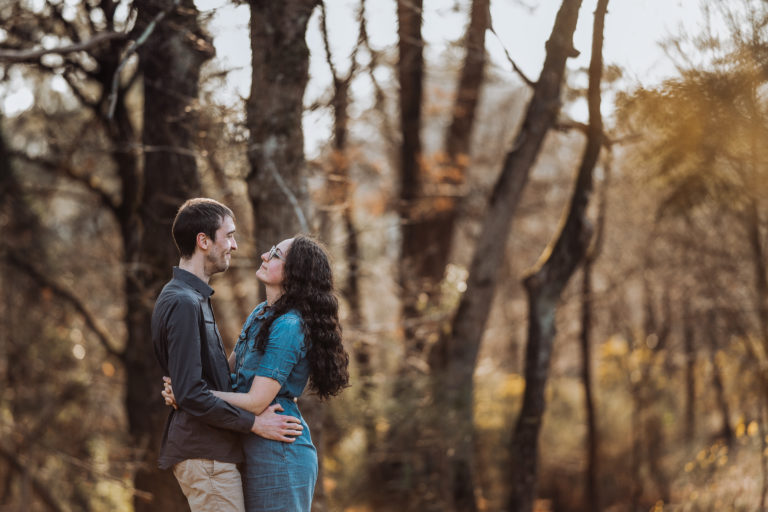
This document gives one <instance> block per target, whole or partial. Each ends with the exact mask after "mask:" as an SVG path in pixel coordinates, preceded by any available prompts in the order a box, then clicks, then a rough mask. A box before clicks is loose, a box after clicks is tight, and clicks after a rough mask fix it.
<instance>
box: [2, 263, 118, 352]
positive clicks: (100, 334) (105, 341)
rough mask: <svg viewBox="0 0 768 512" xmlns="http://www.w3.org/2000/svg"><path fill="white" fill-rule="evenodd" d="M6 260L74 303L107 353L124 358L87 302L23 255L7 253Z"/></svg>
mask: <svg viewBox="0 0 768 512" xmlns="http://www.w3.org/2000/svg"><path fill="white" fill-rule="evenodd" d="M5 260H6V261H7V262H8V263H10V264H12V265H14V266H15V267H17V268H18V269H20V270H23V271H24V272H25V273H26V274H27V275H29V276H30V277H31V278H32V279H34V280H35V281H37V283H38V284H39V285H40V286H44V287H46V288H49V289H50V290H51V291H52V292H53V293H54V294H55V295H57V296H58V297H60V298H62V299H64V300H65V301H67V302H69V303H70V304H72V306H73V307H74V308H75V310H77V312H78V313H80V314H81V315H82V317H83V320H85V324H86V325H87V326H88V328H89V329H91V331H93V332H94V334H96V337H97V338H98V340H99V341H100V342H101V344H102V346H103V347H104V349H105V350H106V351H107V353H109V354H110V355H112V356H114V357H116V358H118V359H122V357H123V354H122V352H121V351H120V350H118V349H117V348H115V346H116V345H117V343H116V342H115V341H114V340H113V338H112V335H111V334H109V332H108V331H107V330H106V329H104V328H102V327H101V326H100V325H99V323H98V321H97V320H96V317H95V316H94V315H93V313H91V312H90V311H89V310H88V308H87V307H86V306H85V304H83V301H81V300H80V298H79V297H77V296H76V295H75V294H74V293H72V292H71V291H69V290H67V289H65V288H64V287H62V286H60V285H59V284H57V283H55V282H53V280H51V279H50V278H48V277H47V276H45V275H44V274H43V273H41V272H40V271H39V270H37V269H36V268H35V267H34V266H32V265H31V264H30V263H28V262H27V261H24V260H23V259H22V258H21V257H19V256H17V255H16V254H14V253H13V252H8V253H6V255H5Z"/></svg>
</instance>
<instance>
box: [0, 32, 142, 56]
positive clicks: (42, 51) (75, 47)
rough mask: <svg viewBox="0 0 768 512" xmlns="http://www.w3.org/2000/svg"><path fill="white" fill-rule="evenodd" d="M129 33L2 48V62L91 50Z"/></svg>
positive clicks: (0, 53)
mask: <svg viewBox="0 0 768 512" xmlns="http://www.w3.org/2000/svg"><path fill="white" fill-rule="evenodd" d="M127 37H128V34H126V33H124V32H102V33H101V34H96V35H95V36H93V37H92V38H91V39H89V40H88V41H83V42H80V43H75V44H71V45H68V46H60V47H58V48H38V49H35V50H0V62H14V63H18V62H35V61H37V60H39V59H40V57H42V56H43V55H50V54H56V55H66V54H68V53H73V52H81V51H84V50H90V49H91V48H93V47H95V46H98V45H100V44H101V43H104V42H105V41H112V40H120V39H126V38H127Z"/></svg>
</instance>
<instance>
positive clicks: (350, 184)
mask: <svg viewBox="0 0 768 512" xmlns="http://www.w3.org/2000/svg"><path fill="white" fill-rule="evenodd" d="M556 3H557V5H558V7H559V10H558V13H557V15H556V16H554V15H553V16H552V19H551V20H550V21H549V24H548V26H549V27H550V29H551V32H550V33H549V35H548V42H547V44H546V56H545V58H544V60H543V63H542V66H541V69H540V70H538V71H537V78H535V79H531V78H529V77H528V76H526V74H525V73H524V72H523V71H522V70H521V69H520V67H519V66H518V65H517V63H516V61H515V57H516V56H517V55H520V54H521V53H522V52H525V51H526V49H525V48H506V49H505V50H506V52H507V55H506V56H507V60H504V61H501V62H495V61H493V60H491V59H490V58H489V53H488V52H487V51H486V48H487V46H488V45H489V44H490V42H489V40H490V39H491V38H494V39H495V38H497V35H498V33H501V32H503V31H504V30H505V26H504V20H502V19H492V17H491V12H492V8H493V3H489V2H488V1H487V0H471V1H470V0H466V1H456V2H453V3H452V4H451V5H450V6H449V8H450V9H452V10H453V11H454V12H457V13H460V15H461V16H463V17H464V20H465V30H464V35H463V36H462V37H461V38H460V39H459V40H457V41H456V42H455V43H454V44H452V45H449V46H448V47H447V48H445V49H443V51H442V52H441V53H439V54H436V53H435V52H430V51H429V50H430V46H429V42H428V38H427V37H426V36H425V34H426V27H427V26H428V23H429V22H430V21H431V20H430V19H429V18H428V17H427V15H428V14H427V13H430V12H433V11H429V10H428V9H429V6H428V5H425V3H423V2H420V1H404V0H399V1H394V0H393V2H392V6H391V7H392V9H391V10H392V15H393V19H392V27H391V29H392V33H393V41H395V42H394V43H393V44H392V45H391V46H377V43H376V42H375V41H374V40H373V39H372V38H371V37H370V31H371V27H372V26H374V25H375V24H377V23H379V22H380V21H381V20H378V19H376V17H375V15H374V14H372V12H374V8H378V7H380V6H378V5H377V6H374V5H372V4H371V2H367V1H366V0H359V1H354V2H348V5H346V7H350V6H351V9H350V13H349V15H348V17H347V18H348V20H349V26H346V27H344V26H339V24H338V23H334V22H333V19H334V15H335V14H334V13H336V15H337V14H338V12H339V10H340V9H343V8H345V7H340V6H339V5H334V3H332V2H328V3H327V4H324V3H323V2H320V1H318V0H301V1H299V0H292V1H286V2H264V1H256V0H251V1H250V2H240V3H238V2H234V4H237V5H239V6H238V7H237V8H236V9H237V12H238V13H240V14H242V15H243V27H245V25H246V23H247V25H248V30H247V32H248V39H249V41H250V54H249V55H250V56H251V68H250V73H251V75H250V91H249V92H248V97H247V98H235V99H234V100H233V97H232V94H233V93H229V97H228V98H227V97H226V95H225V94H223V93H222V91H224V90H228V87H230V85H231V81H232V79H233V78H232V77H233V76H235V72H236V70H233V69H229V68H227V67H226V64H225V61H223V60H222V59H221V58H222V57H224V56H222V55H216V54H217V51H218V50H217V49H215V46H214V44H215V37H216V36H217V34H215V33H214V31H212V30H211V29H210V28H209V25H210V23H211V20H212V18H213V17H214V16H215V15H216V10H215V9H214V10H210V8H205V7H201V4H200V3H198V4H196V3H195V2H193V1H192V0H122V1H118V2H116V1H113V0H34V1H33V0H8V1H6V2H4V3H3V4H2V5H0V20H1V21H0V106H2V108H0V232H1V233H2V235H3V239H4V240H5V241H6V243H5V244H3V247H2V249H0V269H1V270H2V271H0V284H1V286H0V289H1V290H2V292H0V293H2V301H0V326H1V327H2V328H0V382H2V385H0V432H1V433H2V434H1V435H0V509H2V510H94V511H98V510H169V509H173V510H177V509H179V510H183V508H184V507H185V506H186V505H184V500H183V497H182V496H181V495H180V492H179V491H178V488H177V486H176V484H175V482H174V481H173V478H172V477H171V476H170V475H169V474H168V473H163V472H159V471H157V470H156V465H155V462H154V461H155V458H156V449H157V446H158V443H159V437H160V431H161V429H162V425H163V421H164V418H165V415H166V411H165V410H164V408H163V405H162V402H161V400H160V397H159V393H158V391H159V389H160V387H159V382H160V381H159V374H158V372H159V369H158V368H157V365H156V363H155V361H154V355H153V351H152V348H151V343H150V339H149V331H148V329H149V321H148V319H149V315H150V314H151V308H152V306H153V303H154V299H155V296H156V295H157V293H158V292H159V288H160V286H162V284H163V283H164V282H165V281H166V280H167V278H168V276H169V275H170V267H171V266H172V265H174V264H175V263H176V262H177V255H176V252H175V248H174V247H173V244H172V240H171V237H170V222H171V220H172V218H173V215H174V213H175V210H176V209H177V208H178V206H179V205H180V204H181V203H182V202H183V201H184V200H185V199H186V198H188V197H191V196H196V195H205V196H211V197H215V198H218V199H221V200H222V201H224V202H226V203H227V204H228V205H230V206H231V207H232V208H233V210H234V212H235V214H236V215H237V224H238V242H239V246H240V247H239V250H238V251H237V253H236V255H235V258H234V263H233V267H232V268H231V269H230V270H229V271H228V272H227V273H226V274H224V275H222V276H218V277H217V278H216V279H215V281H214V282H213V285H214V287H215V288H216V290H217V293H216V296H215V305H214V307H215V308H216V313H217V318H218V319H219V323H220V328H221V331H222V334H223V336H224V338H225V339H226V340H229V345H228V347H229V348H231V346H232V344H233V342H234V340H235V337H236V335H237V332H239V328H240V322H242V320H243V319H244V318H245V316H246V315H247V313H248V312H249V311H250V309H251V308H252V307H253V306H254V305H255V304H256V303H257V302H258V300H259V297H260V295H261V292H260V290H259V289H258V286H257V282H256V280H255V278H254V276H253V273H254V272H253V270H254V269H255V268H256V267H257V265H258V255H259V254H260V253H261V252H263V251H264V250H266V249H267V248H268V247H270V246H271V245H272V244H274V243H275V242H277V241H279V240H280V239H282V238H285V237H288V236H290V235H292V234H294V233H295V232H297V231H309V232H311V233H314V234H316V235H318V236H320V237H321V238H322V239H323V240H325V242H326V243H327V245H328V247H329V250H330V252H331V253H332V255H333V257H334V267H335V272H336V277H337V287H338V290H339V294H340V297H341V299H342V303H343V321H344V328H345V338H346V343H347V347H348V350H349V351H350V352H351V354H352V356H353V366H352V372H353V386H352V387H351V388H349V389H348V390H347V391H345V393H344V394H343V395H342V396H341V397H340V398H337V399H334V400H332V401H330V402H329V403H328V404H318V403H317V401H316V400H314V399H313V398H311V397H306V398H305V399H304V400H303V405H302V407H303V408H304V410H305V411H307V415H308V417H309V422H310V425H311V428H312V433H313V437H314V438H315V440H316V443H317V444H318V446H319V448H320V453H321V466H322V471H321V478H320V480H319V482H318V488H317V492H316V501H315V508H316V509H317V510H383V511H386V510H398V511H403V510H440V511H444V510H455V511H465V510H467V511H468V510H489V511H490V510H519V511H529V510H553V511H554V510H558V511H582V510H583V511H587V510H589V511H596V510H629V511H635V510H663V509H664V508H667V509H671V510H731V509H732V510H764V508H765V506H766V496H767V495H768V459H767V457H768V452H767V451H766V448H768V446H767V443H768V437H767V436H768V429H766V426H765V422H766V421H768V417H766V414H767V411H766V407H765V405H766V399H768V373H767V372H766V365H767V364H768V263H766V251H767V250H768V248H767V247H766V241H767V238H766V237H767V235H768V232H767V230H768V225H767V224H766V223H767V222H768V211H767V210H766V208H767V207H768V205H767V204H766V199H765V197H766V193H765V191H766V188H764V187H768V181H767V180H766V178H767V177H768V174H766V169H767V168H768V167H767V166H768V153H767V152H766V148H765V144H764V141H765V140H766V139H767V138H768V137H767V135H768V103H767V97H766V90H768V89H767V87H768V85H767V84H768V64H767V63H768V34H767V33H766V28H765V27H766V25H767V23H766V22H768V6H767V5H766V4H765V2H762V1H759V0H739V1H737V2H732V3H729V5H728V6H723V5H722V2H702V3H701V9H702V16H701V19H702V20H703V21H702V25H701V26H699V27H698V28H697V30H696V31H691V32H690V33H688V32H685V31H683V30H682V29H681V30H679V31H677V32H676V33H672V34H670V35H669V37H668V39H667V40H666V41H665V42H664V48H665V50H666V53H667V58H668V59H670V60H671V62H673V63H674V65H675V72H674V73H673V74H672V75H671V76H668V77H667V78H666V79H665V80H663V81H661V82H660V83H655V84H650V85H648V84H645V85H642V84H640V83H638V82H637V81H633V80H632V79H631V78H630V77H627V76H624V75H623V72H622V69H621V68H620V67H618V66H616V65H615V63H612V62H608V61H605V59H604V58H603V55H602V54H601V53H602V52H601V47H602V45H601V44H600V43H601V41H602V40H603V23H604V24H605V26H610V24H611V20H612V19H611V5H607V15H606V3H607V2H604V1H601V2H597V3H590V4H589V5H588V4H587V3H584V5H582V2H581V1H577V0H563V1H562V2H556ZM226 6H229V7H231V4H230V3H229V2H226V1H222V3H221V6H219V7H217V9H224V8H225V7H226ZM528 7H529V8H530V9H529V10H527V11H526V10H525V7H521V10H520V12H522V13H528V14H529V15H530V16H534V14H535V8H536V6H535V5H531V6H528ZM592 11H594V17H593V16H590V14H592ZM246 13H247V14H246ZM577 24H580V25H583V26H589V27H590V33H592V39H593V43H592V46H591V48H587V47H584V48H581V47H576V48H574V31H575V30H576V27H577ZM313 30H314V31H317V32H319V33H320V34H321V36H320V39H319V40H320V41H321V45H320V46H311V45H310V44H308V40H309V39H308V34H309V32H310V31H313ZM344 34H347V35H346V36H345V35H344ZM348 34H352V36H351V37H352V43H351V44H350V45H349V51H339V49H338V48H339V46H338V45H337V44H336V41H337V40H339V39H340V38H342V37H347V38H349V37H350V36H349V35H348ZM604 44H605V46H609V45H611V40H610V39H606V40H605V43H604ZM242 51H243V52H247V51H248V48H243V49H242ZM579 52H581V53H582V54H588V55H589V59H588V60H589V61H590V62H591V64H590V68H589V69H579V68H577V67H574V66H573V64H572V63H573V58H574V57H575V56H576V55H577V54H578V53H579ZM313 62H319V63H320V64H321V65H322V66H323V67H324V68H325V69H326V70H327V71H326V72H327V74H328V76H329V77H330V79H329V80H328V82H327V83H326V84H325V85H324V87H327V88H326V90H325V91H320V92H319V93H318V92H313V93H311V94H309V93H308V92H307V84H308V83H309V80H310V79H311V78H312V77H311V75H310V71H309V70H310V69H311V65H312V63H313ZM315 87H317V86H316V85H315ZM22 91H23V92H25V93H26V94H27V95H29V96H31V98H32V100H31V101H28V102H27V103H28V105H25V106H21V107H19V106H18V105H14V104H13V102H14V101H19V100H18V98H19V97H20V96H19V93H20V92H22ZM584 105H587V109H586V110H585V109H584V108H583V106H584ZM586 112H588V116H587V114H586ZM313 116H314V117H315V118H321V119H326V120H327V122H326V124H325V125H326V126H327V127H328V130H327V133H326V134H324V135H322V136H318V135H317V133H312V132H311V130H318V129H322V128H318V124H317V123H316V124H311V123H309V122H308V121H307V120H308V119H310V118H312V117H313ZM307 139H311V140H312V141H318V140H321V141H322V142H320V143H318V142H313V143H312V144H314V145H313V146H312V147H311V150H310V151H306V148H307V147H308V143H307Z"/></svg>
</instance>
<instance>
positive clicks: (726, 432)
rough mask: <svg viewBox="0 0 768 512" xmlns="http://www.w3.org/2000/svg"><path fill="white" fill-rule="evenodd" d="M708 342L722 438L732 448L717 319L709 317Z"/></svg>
mask: <svg viewBox="0 0 768 512" xmlns="http://www.w3.org/2000/svg"><path fill="white" fill-rule="evenodd" d="M707 324H708V325H707V341H708V342H709V358H710V363H711V364H712V384H713V385H714V388H715V400H716V402H717V407H718V409H720V415H721V417H722V427H721V429H720V437H721V438H722V439H723V441H725V443H726V444H727V445H728V446H730V445H731V443H732V442H733V439H734V434H733V428H731V411H730V407H729V406H728V398H727V395H726V393H725V383H724V382H723V375H722V372H721V371H720V366H719V365H718V363H717V341H718V329H717V325H718V322H717V318H716V317H714V316H712V315H709V316H708V317H707Z"/></svg>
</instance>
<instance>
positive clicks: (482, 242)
mask: <svg viewBox="0 0 768 512" xmlns="http://www.w3.org/2000/svg"><path fill="white" fill-rule="evenodd" d="M580 6H581V1H580V0H564V2H563V4H562V6H561V8H560V10H559V12H558V14H557V18H556V20H555V24H554V27H553V29H552V34H551V36H550V39H549V41H548V42H547V57H546V59H545V62H544V67H543V70H542V73H541V76H540V78H539V81H538V82H537V84H536V87H535V89H534V93H533V97H532V99H531V101H530V103H529V105H528V110H527V112H526V114H525V118H524V120H523V124H522V126H521V128H520V132H519V133H518V136H517V138H516V140H515V146H514V148H513V149H512V150H511V151H510V152H509V153H508V154H507V157H506V159H505V161H504V166H503V168H502V170H501V174H500V176H499V178H498V181H497V182H496V185H495V187H494V190H493V193H492V195H491V198H490V201H489V205H488V210H487V212H486V216H485V220H484V222H483V226H482V229H481V232H480V236H479V238H478V242H477V247H476V249H475V253H474V256H473V258H472V262H471V264H470V271H469V278H468V279H467V290H466V291H465V292H464V294H463V296H462V298H461V301H460V302H459V307H458V310H457V312H456V315H455V316H454V319H453V323H452V326H451V330H450V331H449V332H448V333H446V334H445V335H444V336H443V337H442V338H441V339H440V340H439V341H438V343H437V344H436V346H435V347H434V350H433V351H432V353H431V362H432V368H433V370H432V371H433V379H434V380H433V387H434V390H433V394H434V399H435V402H436V406H437V411H438V413H439V415H440V423H441V425H443V430H444V431H443V434H442V437H443V439H444V440H445V443H446V445H447V446H449V447H450V449H451V450H450V451H449V452H447V453H449V456H448V461H447V462H446V463H445V464H442V468H443V470H444V472H445V474H444V477H443V480H444V481H445V482H446V485H448V486H449V487H450V488H451V493H450V498H451V501H452V503H453V508H454V509H456V510H475V509H476V504H475V497H474V481H473V476H472V475H473V470H472V465H473V460H472V451H473V438H472V430H473V426H472V417H473V413H472V395H473V382H472V380H473V379H472V377H473V374H474V369H475V363H476V361H477V354H478V351H479V348H480V341H481V339H482V336H483V332H484V330H485V325H486V321H487V319H488V314H489V312H490V307H489V305H490V304H491V302H492V299H493V294H494V291H495V285H496V276H497V274H498V270H499V269H500V268H501V267H502V263H503V260H504V248H505V247H506V241H507V238H508V236H509V228H510V225H511V222H512V218H513V216H514V213H515V210H516V208H517V205H518V203H519V200H520V196H521V194H522V191H523V188H524V187H525V184H526V183H527V181H528V176H529V174H530V171H531V168H532V167H533V164H534V162H535V160H536V157H537V156H538V154H539V151H540V149H541V145H542V143H543V141H544V137H545V135H546V134H547V132H548V131H549V129H550V128H551V127H552V126H553V125H554V123H555V120H556V119H557V114H558V111H559V106H560V90H561V86H562V80H563V74H564V71H565V62H566V60H567V59H568V58H569V57H573V56H575V55H577V54H578V53H577V52H576V50H575V49H574V48H573V32H574V30H575V29H576V21H577V19H578V12H579V7H580Z"/></svg>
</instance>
